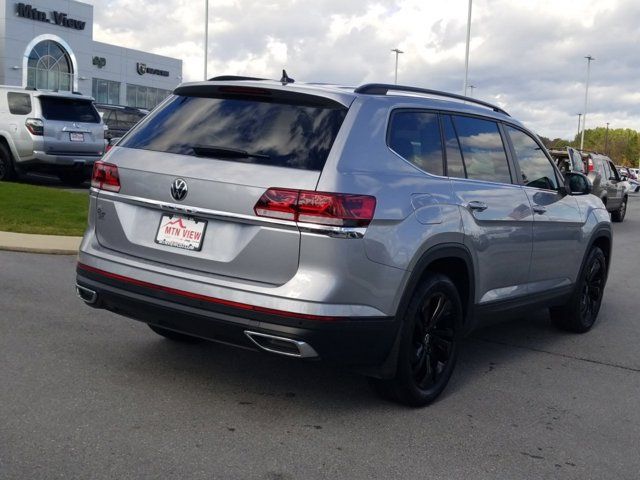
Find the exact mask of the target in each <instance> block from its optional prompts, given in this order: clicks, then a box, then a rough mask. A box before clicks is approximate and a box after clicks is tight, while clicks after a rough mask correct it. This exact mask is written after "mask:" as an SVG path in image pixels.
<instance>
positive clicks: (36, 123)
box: [24, 118, 44, 136]
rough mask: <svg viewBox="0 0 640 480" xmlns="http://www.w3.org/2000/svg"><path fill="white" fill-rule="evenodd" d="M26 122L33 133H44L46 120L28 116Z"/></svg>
mask: <svg viewBox="0 0 640 480" xmlns="http://www.w3.org/2000/svg"><path fill="white" fill-rule="evenodd" d="M24 124H25V126H26V127H27V130H29V131H30V132H31V134H32V135H38V136H42V135H44V122H43V121H42V120H40V119H39V118H27V119H26V120H25V121H24Z"/></svg>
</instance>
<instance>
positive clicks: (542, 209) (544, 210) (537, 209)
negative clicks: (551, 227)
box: [532, 205, 547, 214]
mask: <svg viewBox="0 0 640 480" xmlns="http://www.w3.org/2000/svg"><path fill="white" fill-rule="evenodd" d="M532 210H533V211H534V212H536V213H539V214H543V213H547V207H543V206H542V205H534V206H533V209H532Z"/></svg>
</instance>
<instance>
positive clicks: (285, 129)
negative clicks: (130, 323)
mask: <svg viewBox="0 0 640 480" xmlns="http://www.w3.org/2000/svg"><path fill="white" fill-rule="evenodd" d="M589 192H590V184H589V182H588V181H587V179H586V177H585V176H584V175H582V174H580V173H568V174H567V176H566V179H563V177H562V175H561V174H560V172H559V170H558V169H557V167H556V166H555V164H554V162H553V161H552V160H551V158H550V157H549V155H548V153H547V152H546V150H545V148H544V147H543V146H542V144H541V143H540V142H539V140H538V139H537V138H536V137H535V135H533V134H532V133H531V132H530V131H529V130H527V129H526V128H525V127H523V126H522V125H521V124H520V123H519V122H518V121H517V120H515V119H513V118H512V117H510V116H509V115H508V114H507V113H506V112H505V111H504V110H502V109H501V108H499V107H496V106H493V105H490V104H487V103H485V102H482V101H480V100H477V99H471V98H466V97H461V96H458V95H454V94H449V93H444V92H437V91H432V90H425V89H419V88H414V87H401V86H394V85H383V84H367V85H362V86H360V87H358V88H353V87H351V88H346V87H340V86H330V85H314V84H297V83H296V84H293V83H287V82H282V83H281V82H276V81H268V80H256V79H250V80H247V79H244V80H243V79H242V78H234V77H223V78H221V79H212V80H210V81H207V82H200V83H190V84H183V85H181V86H180V87H178V88H177V89H176V90H175V91H174V94H173V95H172V96H171V97H169V98H168V99H167V100H166V101H165V102H164V104H162V105H160V106H159V107H158V108H157V109H156V110H154V111H153V112H152V113H151V114H150V115H149V116H147V117H146V118H145V119H144V120H142V121H141V122H140V123H139V124H138V125H137V126H136V127H134V129H133V130H132V131H131V132H129V134H128V135H127V136H126V137H124V138H123V139H122V140H121V141H120V142H119V143H118V145H117V146H115V147H114V148H112V149H111V150H110V152H109V153H108V154H107V155H106V156H105V158H104V160H103V161H101V162H98V163H96V166H95V168H94V174H93V179H92V188H91V192H90V214H89V225H88V228H87V230H86V234H85V236H84V239H83V241H82V245H81V248H80V253H79V258H78V265H77V280H76V281H77V283H76V285H77V291H78V294H79V296H80V297H81V298H82V299H83V300H84V301H85V302H86V303H87V304H89V305H91V306H92V307H96V308H105V309H108V310H111V311H113V312H115V313H118V314H120V315H125V316H128V317H130V318H134V319H137V320H141V321H143V322H146V323H147V324H149V326H150V328H151V329H152V330H153V331H154V332H156V333H158V334H160V335H162V336H164V337H166V338H169V339H171V340H177V341H196V340H200V339H206V340H213V341H218V342H223V343H227V344H233V345H238V346H241V347H248V348H255V349H260V350H263V351H266V352H271V353H273V354H278V355H285V356H289V357H295V358H299V359H307V360H322V361H325V362H327V363H331V364H337V365H343V366H347V367H348V368H350V369H353V370H355V371H358V372H361V373H363V374H365V375H367V376H368V377H370V378H371V379H372V380H371V382H372V384H373V385H374V387H375V388H376V390H378V391H379V392H381V393H382V394H383V395H385V396H386V397H390V398H393V399H395V400H397V401H400V402H403V403H406V404H409V405H426V404H428V403H429V402H431V401H433V400H434V399H435V398H436V397H437V396H438V395H439V394H440V393H441V392H442V391H443V389H444V388H445V386H446V384H447V382H448V380H449V378H450V376H451V373H452V371H453V368H454V365H455V363H456V358H457V356H458V351H459V345H460V339H461V337H462V336H463V335H464V334H466V333H468V332H469V331H471V330H472V329H473V328H475V327H476V326H477V325H479V324H480V323H482V321H483V320H484V319H486V318H489V317H494V316H496V315H501V314H502V313H504V312H506V311H511V312H513V311H516V310H519V309H531V308H534V307H549V308H550V309H551V316H552V319H553V320H554V322H555V323H556V324H557V325H558V326H560V327H561V328H563V329H566V330H570V331H573V332H585V331H587V330H589V329H590V328H591V327H592V325H593V324H594V322H595V320H596V317H597V315H598V311H599V309H600V304H601V300H602V295H603V291H604V287H605V283H606V279H607V272H608V266H609V260H610V258H611V248H612V244H611V242H612V232H611V225H610V221H609V215H608V213H607V211H606V210H605V209H604V207H603V205H602V202H601V201H600V200H599V199H598V198H596V197H595V196H593V195H589Z"/></svg>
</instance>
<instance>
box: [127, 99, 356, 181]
mask: <svg viewBox="0 0 640 480" xmlns="http://www.w3.org/2000/svg"><path fill="white" fill-rule="evenodd" d="M346 112H347V110H346V108H330V107H316V106H314V107H310V106H303V105H292V104H285V103H277V102H275V101H273V102H269V101H262V99H259V100H255V99H245V98H225V99H221V98H202V97H187V96H175V97H173V98H172V99H171V100H170V101H169V102H168V103H167V104H165V106H164V108H162V110H161V111H159V112H157V114H156V116H155V117H154V118H153V120H152V121H151V122H148V123H147V124H146V125H144V126H143V127H142V128H140V129H138V130H137V131H134V132H133V134H132V135H130V136H129V137H127V138H126V139H125V141H124V142H123V143H122V144H121V146H123V147H129V148H141V149H145V150H155V151H159V152H171V153H179V154H182V155H196V153H195V151H194V147H217V148H223V149H225V148H226V149H236V150H243V151H245V152H249V153H251V154H254V155H256V156H255V157H248V158H237V157H236V158H226V157H223V156H216V155H211V156H212V157H215V158H223V159H228V160H233V161H241V162H250V163H261V164H266V165H274V166H279V167H291V168H301V169H305V170H321V169H322V167H323V166H324V162H325V161H326V159H327V156H328V155H329V151H330V150H331V145H332V144H333V140H334V139H335V137H336V135H337V133H338V130H339V129H340V126H341V125H342V121H343V120H344V117H345V115H346ZM199 150H200V151H202V150H201V149H199ZM201 155H202V153H201ZM230 156H231V155H230Z"/></svg>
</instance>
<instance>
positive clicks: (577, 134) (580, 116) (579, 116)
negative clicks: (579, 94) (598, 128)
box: [576, 113, 582, 142]
mask: <svg viewBox="0 0 640 480" xmlns="http://www.w3.org/2000/svg"><path fill="white" fill-rule="evenodd" d="M576 115H578V133H576V142H577V141H578V137H579V136H580V119H581V118H582V114H581V113H576Z"/></svg>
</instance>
